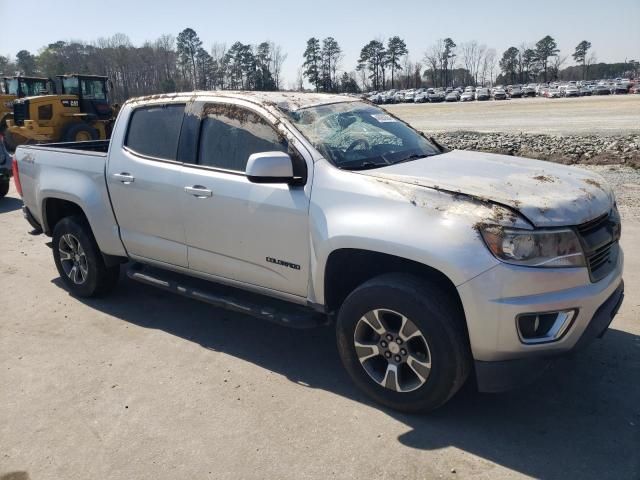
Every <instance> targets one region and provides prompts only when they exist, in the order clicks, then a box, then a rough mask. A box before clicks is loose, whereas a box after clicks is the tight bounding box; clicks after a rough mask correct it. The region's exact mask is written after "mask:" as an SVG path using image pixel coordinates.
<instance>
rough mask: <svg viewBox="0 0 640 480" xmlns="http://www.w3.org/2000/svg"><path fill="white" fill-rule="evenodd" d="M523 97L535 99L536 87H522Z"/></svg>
mask: <svg viewBox="0 0 640 480" xmlns="http://www.w3.org/2000/svg"><path fill="white" fill-rule="evenodd" d="M522 96H523V97H535V96H536V89H535V87H531V86H529V85H527V86H526V87H522Z"/></svg>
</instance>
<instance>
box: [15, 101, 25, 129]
mask: <svg viewBox="0 0 640 480" xmlns="http://www.w3.org/2000/svg"><path fill="white" fill-rule="evenodd" d="M25 120H29V100H20V101H15V102H13V121H14V123H15V124H16V125H18V126H22V125H24V121H25Z"/></svg>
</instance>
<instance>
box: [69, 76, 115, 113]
mask: <svg viewBox="0 0 640 480" xmlns="http://www.w3.org/2000/svg"><path fill="white" fill-rule="evenodd" d="M58 78H59V80H60V86H61V93H62V95H75V96H77V97H78V105H77V106H78V107H79V108H80V112H82V113H86V114H89V115H95V118H97V119H98V120H109V119H111V118H112V116H113V110H112V108H111V105H110V104H109V100H108V98H107V77H103V76H98V75H58Z"/></svg>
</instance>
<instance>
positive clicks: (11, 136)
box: [5, 74, 114, 149]
mask: <svg viewBox="0 0 640 480" xmlns="http://www.w3.org/2000/svg"><path fill="white" fill-rule="evenodd" d="M58 80H59V86H60V92H61V93H60V94H59V95H40V96H35V97H27V98H23V99H17V100H15V101H14V102H13V119H11V120H8V121H7V130H6V132H5V143H6V144H7V145H8V147H9V148H10V149H14V148H15V147H16V146H18V145H22V144H30V143H50V142H80V141H89V140H106V139H108V138H109V137H110V135H111V127H112V125H113V120H114V112H113V108H112V107H111V105H110V104H109V100H108V99H107V82H108V80H107V77H103V76H98V75H77V74H73V75H58Z"/></svg>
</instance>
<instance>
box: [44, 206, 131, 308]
mask: <svg viewBox="0 0 640 480" xmlns="http://www.w3.org/2000/svg"><path fill="white" fill-rule="evenodd" d="M68 235H70V236H71V238H72V239H75V240H77V242H78V243H79V244H80V246H81V247H82V251H83V254H84V257H85V259H86V260H85V261H83V262H82V265H84V268H86V274H85V278H84V279H83V281H82V282H80V283H76V282H75V281H74V280H72V278H71V276H70V275H69V273H68V272H67V270H65V266H66V267H67V268H68V267H69V266H70V265H69V264H68V262H69V260H63V259H62V258H61V257H62V253H61V249H65V250H68V249H67V248H66V246H67V245H68V244H65V241H64V240H63V237H65V238H69V237H68ZM61 242H62V243H61ZM52 243H53V259H54V261H55V264H56V268H57V269H58V273H59V274H60V278H61V279H62V281H63V282H64V284H65V286H66V287H67V289H68V290H69V291H70V292H71V293H72V294H73V295H75V296H78V297H94V296H99V295H103V294H106V293H108V292H110V291H111V290H113V288H114V287H115V286H116V284H117V282H118V277H119V275H120V265H115V266H112V267H107V266H106V265H105V264H104V259H103V257H102V254H101V253H100V250H99V248H98V244H97V243H96V240H95V238H94V236H93V233H92V232H91V227H90V226H89V224H88V223H87V221H86V219H85V218H84V217H83V216H73V217H65V218H63V219H62V220H60V221H59V222H58V223H57V224H56V226H55V228H54V229H53V242H52ZM63 261H64V263H65V265H64V266H63ZM82 271H84V269H83V270H82Z"/></svg>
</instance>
